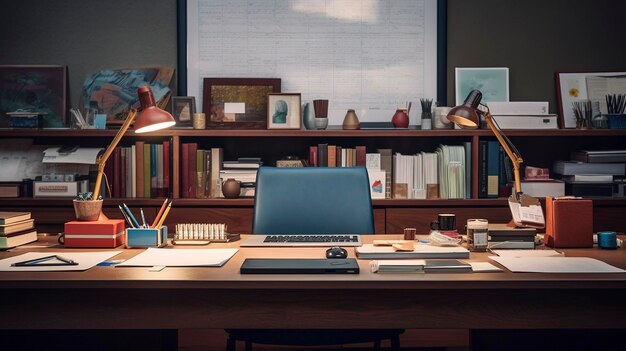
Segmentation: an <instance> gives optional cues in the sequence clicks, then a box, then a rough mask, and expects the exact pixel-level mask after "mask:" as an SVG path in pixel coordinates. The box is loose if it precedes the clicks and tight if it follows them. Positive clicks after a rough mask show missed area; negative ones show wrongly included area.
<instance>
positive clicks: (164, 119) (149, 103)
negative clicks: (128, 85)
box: [135, 85, 176, 133]
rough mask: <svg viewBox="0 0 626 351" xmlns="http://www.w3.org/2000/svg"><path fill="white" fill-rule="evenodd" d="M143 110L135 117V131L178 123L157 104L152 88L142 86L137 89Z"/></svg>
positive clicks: (145, 130) (147, 130)
mask: <svg viewBox="0 0 626 351" xmlns="http://www.w3.org/2000/svg"><path fill="white" fill-rule="evenodd" d="M137 95H139V103H140V104H141V112H140V113H139V115H138V116H137V118H136V119H135V133H147V132H153V131H156V130H160V129H164V128H168V127H171V126H173V125H175V124H176V121H175V120H174V117H172V115H171V114H170V113H168V112H167V111H165V110H162V109H160V108H158V107H157V106H156V102H155V100H154V95H153V94H152V89H150V87H149V86H147V85H146V86H142V87H139V88H138V89H137Z"/></svg>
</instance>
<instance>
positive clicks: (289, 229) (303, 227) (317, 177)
mask: <svg viewBox="0 0 626 351" xmlns="http://www.w3.org/2000/svg"><path fill="white" fill-rule="evenodd" d="M252 233H253V234H373V233H374V216H373V213H372V200H371V197H370V188H369V178H368V176H367V170H366V169H365V167H302V168H277V167H261V168H259V171H258V173H257V178H256V192H255V197H254V218H253V221H252Z"/></svg>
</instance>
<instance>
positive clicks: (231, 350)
mask: <svg viewBox="0 0 626 351" xmlns="http://www.w3.org/2000/svg"><path fill="white" fill-rule="evenodd" d="M236 350H237V340H235V338H234V337H233V336H232V335H229V336H228V341H226V351H236Z"/></svg>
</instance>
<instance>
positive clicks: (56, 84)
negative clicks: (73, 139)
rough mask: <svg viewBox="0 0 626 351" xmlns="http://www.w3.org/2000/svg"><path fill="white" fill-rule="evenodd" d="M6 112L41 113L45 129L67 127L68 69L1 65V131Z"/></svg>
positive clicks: (5, 125) (6, 120)
mask: <svg viewBox="0 0 626 351" xmlns="http://www.w3.org/2000/svg"><path fill="white" fill-rule="evenodd" d="M7 112H39V113H41V114H43V128H63V127H65V126H66V112H67V67H66V66H48V65H46V66H31V65H28V66H27V65H18V66H0V116H2V118H0V128H6V127H8V118H4V117H5V116H6V113H7Z"/></svg>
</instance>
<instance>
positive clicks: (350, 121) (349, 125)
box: [342, 109, 359, 129]
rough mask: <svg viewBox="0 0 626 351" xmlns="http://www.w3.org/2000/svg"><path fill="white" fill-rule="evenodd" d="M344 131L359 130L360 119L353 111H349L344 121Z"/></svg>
mask: <svg viewBox="0 0 626 351" xmlns="http://www.w3.org/2000/svg"><path fill="white" fill-rule="evenodd" d="M342 127H343V129H359V118H358V117H357V116H356V112H354V110H353V109H349V110H348V112H347V113H346V117H344V119H343V125H342Z"/></svg>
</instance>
